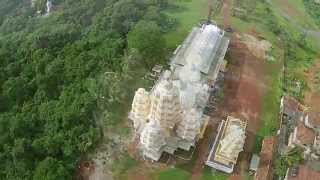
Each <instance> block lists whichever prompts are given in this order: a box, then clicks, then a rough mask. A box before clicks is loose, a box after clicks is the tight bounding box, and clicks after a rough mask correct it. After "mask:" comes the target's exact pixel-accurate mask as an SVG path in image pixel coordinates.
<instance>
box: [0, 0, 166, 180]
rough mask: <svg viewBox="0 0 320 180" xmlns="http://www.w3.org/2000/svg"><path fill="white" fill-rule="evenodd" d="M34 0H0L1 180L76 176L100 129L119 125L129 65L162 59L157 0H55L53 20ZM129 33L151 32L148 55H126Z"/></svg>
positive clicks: (97, 137)
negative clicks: (84, 155)
mask: <svg viewBox="0 0 320 180" xmlns="http://www.w3.org/2000/svg"><path fill="white" fill-rule="evenodd" d="M30 2H31V1H29V0H28V1H21V0H0V161H1V164H0V179H10V180H11V179H12V180H18V179H21V180H30V179H37V180H39V179H40V180H41V179H45V180H50V179H71V176H72V174H73V172H74V169H75V168H76V167H77V166H76V164H77V162H78V161H79V159H80V157H81V156H82V155H83V154H84V153H86V152H88V150H90V148H94V145H95V144H96V143H97V141H98V140H99V139H100V138H101V131H100V128H101V125H107V126H109V125H114V124H116V123H118V122H119V121H120V120H121V117H120V113H119V112H115V110H114V109H119V111H121V110H122V111H123V109H124V108H119V106H122V105H123V104H124V102H125V101H124V99H125V98H128V97H129V94H130V92H129V91H128V90H129V89H130V88H133V87H130V86H128V82H130V81H132V79H134V78H133V77H132V75H133V73H132V72H129V71H133V70H134V68H132V67H138V66H140V67H141V65H144V63H145V62H148V63H150V64H151V63H153V62H154V61H155V60H160V59H161V57H163V45H164V43H163V39H162V38H159V37H161V29H163V27H167V25H165V22H166V20H165V21H163V19H168V18H166V16H165V15H164V14H163V13H161V10H162V9H163V5H161V4H162V1H154V0H143V1H141V0H52V3H53V5H54V8H53V11H51V13H50V15H48V16H42V15H41V14H38V13H37V12H36V11H37V10H43V8H44V6H45V2H46V1H43V0H37V1H36V2H35V5H36V7H31V3H30ZM164 2H165V1H164ZM159 17H165V18H159ZM142 19H145V20H148V21H152V22H151V25H150V24H149V25H148V26H149V27H150V28H151V31H146V30H145V29H141V25H139V26H140V27H139V26H136V23H137V22H139V21H141V20H142ZM142 23H143V22H142ZM140 24H141V22H140ZM162 25H163V27H162ZM159 26H161V27H159ZM133 27H137V28H136V30H135V31H136V33H135V31H134V30H132V29H133ZM129 31H130V32H132V35H133V36H132V37H134V36H136V37H138V39H139V38H140V40H141V34H139V31H140V32H143V31H145V32H146V33H148V34H149V33H151V34H150V37H148V41H146V42H145V43H148V44H147V46H150V49H151V50H150V51H149V50H142V49H141V48H142V44H141V43H143V42H142V41H140V44H139V46H137V49H139V50H141V53H140V52H137V55H136V56H131V58H129V57H128V55H126V54H125V53H126V52H130V53H132V52H133V51H128V50H127V37H128V32H129ZM134 34H135V35H134ZM148 36H149V35H148ZM156 36H158V37H157V38H156ZM151 41H157V43H159V42H160V44H156V43H152V42H151ZM147 46H146V47H147ZM138 47H139V48H138ZM148 48H149V47H148ZM152 53H155V54H154V55H152ZM147 57H149V59H150V61H147ZM129 60H130V61H131V62H130V63H128V62H129ZM138 64H139V65H138ZM132 84H134V83H132ZM130 95H131V94H130ZM101 121H103V122H102V123H101Z"/></svg>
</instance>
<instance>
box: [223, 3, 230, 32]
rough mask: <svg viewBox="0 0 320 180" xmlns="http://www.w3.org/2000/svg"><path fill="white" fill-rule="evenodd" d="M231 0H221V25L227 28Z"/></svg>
mask: <svg viewBox="0 0 320 180" xmlns="http://www.w3.org/2000/svg"><path fill="white" fill-rule="evenodd" d="M230 10H231V0H223V5H222V12H223V25H224V28H227V27H229V26H230V25H231V12H230Z"/></svg>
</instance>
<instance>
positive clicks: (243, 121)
mask: <svg viewBox="0 0 320 180" xmlns="http://www.w3.org/2000/svg"><path fill="white" fill-rule="evenodd" d="M270 46H271V45H270V43H269V42H267V41H264V40H259V39H256V38H255V37H254V36H252V35H249V34H245V35H240V34H238V33H233V34H232V33H230V32H225V31H223V30H221V29H220V28H219V27H217V25H215V23H212V22H211V23H208V24H206V23H205V24H202V25H200V26H197V27H194V28H193V29H192V31H191V32H190V34H189V35H188V37H187V38H186V39H185V40H184V42H183V43H182V44H181V45H179V46H178V47H177V49H176V50H175V51H174V54H173V56H172V58H171V59H170V62H169V65H170V69H168V70H163V69H162V67H159V66H157V67H155V68H154V69H153V71H154V73H153V74H154V77H157V78H155V84H154V86H153V87H152V88H150V90H149V91H147V90H146V89H143V88H140V89H138V90H137V91H136V94H135V97H134V99H133V102H132V109H131V111H130V113H129V119H130V120H131V121H132V124H133V126H134V130H135V135H136V140H135V145H136V149H137V151H136V152H137V153H138V154H139V155H138V157H141V158H142V159H143V160H144V161H150V162H151V163H156V164H157V163H160V164H166V165H179V164H185V163H187V162H188V161H190V160H192V161H195V162H193V163H194V165H193V167H192V169H191V171H192V179H197V178H198V177H199V176H200V175H201V174H200V173H201V169H202V168H203V167H204V166H207V167H209V168H212V169H215V170H218V171H222V172H224V173H232V174H233V175H235V176H239V175H240V174H242V173H243V172H247V170H248V169H249V163H250V159H251V157H252V152H253V148H254V144H255V139H256V133H257V131H258V128H259V126H260V122H259V121H260V116H261V103H262V101H261V99H262V96H263V95H264V93H265V85H266V79H265V78H264V74H266V73H267V72H266V71H265V70H264V69H263V66H264V65H265V64H266V62H265V61H262V60H261V59H265V57H266V52H267V51H268V48H270ZM254 47H258V48H254ZM260 47H261V48H260ZM227 51H228V57H225V55H226V53H227ZM239 57H241V58H239ZM226 59H228V60H226ZM160 69H161V70H160Z"/></svg>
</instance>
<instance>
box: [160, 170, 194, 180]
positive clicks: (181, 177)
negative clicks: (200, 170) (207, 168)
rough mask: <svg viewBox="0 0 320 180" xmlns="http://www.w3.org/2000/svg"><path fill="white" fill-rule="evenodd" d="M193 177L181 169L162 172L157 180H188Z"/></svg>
mask: <svg viewBox="0 0 320 180" xmlns="http://www.w3.org/2000/svg"><path fill="white" fill-rule="evenodd" d="M190 177H191V174H190V173H189V172H188V171H185V170H183V169H180V168H169V169H165V170H163V171H160V172H159V173H158V174H157V175H156V180H170V179H172V180H187V179H189V178H190Z"/></svg>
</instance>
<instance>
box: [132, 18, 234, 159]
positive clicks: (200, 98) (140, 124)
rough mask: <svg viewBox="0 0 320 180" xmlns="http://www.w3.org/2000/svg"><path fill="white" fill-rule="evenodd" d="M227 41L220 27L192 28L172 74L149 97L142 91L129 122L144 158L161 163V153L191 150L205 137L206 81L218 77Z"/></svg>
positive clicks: (162, 77) (162, 78)
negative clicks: (138, 138)
mask: <svg viewBox="0 0 320 180" xmlns="http://www.w3.org/2000/svg"><path fill="white" fill-rule="evenodd" d="M228 42H229V41H224V32H223V31H222V30H220V29H219V28H218V27H217V26H216V25H213V24H204V25H203V26H201V27H195V28H193V30H192V32H191V33H190V35H189V36H188V37H187V39H186V40H185V41H184V43H183V44H182V45H180V46H179V47H178V48H177V49H176V51H175V52H174V56H173V57H172V58H171V64H170V65H171V67H170V71H168V70H167V71H164V72H163V73H161V75H160V78H159V79H158V80H157V82H156V83H155V85H154V86H153V87H152V89H151V91H150V92H147V91H145V90H144V89H138V91H137V92H136V94H135V97H134V99H133V103H132V110H131V112H130V114H129V118H130V119H131V120H132V121H133V124H134V128H135V130H136V133H137V134H138V135H139V136H140V144H141V146H140V147H141V150H142V153H143V155H144V156H145V157H148V158H150V159H152V160H154V161H157V160H159V158H160V157H161V154H162V153H163V152H167V153H169V154H174V152H175V151H176V150H177V149H178V148H180V149H183V150H187V151H189V150H190V148H191V147H192V146H195V144H196V142H197V141H198V140H199V138H201V137H202V136H203V133H204V131H205V128H206V125H207V123H208V121H209V117H208V116H205V115H204V114H203V112H204V109H205V107H206V105H207V103H208V99H209V95H210V92H209V90H210V89H209V85H208V81H209V80H210V79H215V77H216V76H217V73H218V72H219V68H220V64H222V63H223V57H224V55H225V51H226V49H227V45H228ZM217 56H219V57H217ZM220 56H223V57H222V58H221V57H220ZM220 61H221V62H220ZM158 69H160V68H158ZM158 69H154V70H153V71H156V70H158ZM211 71H214V72H211ZM157 73H160V70H158V71H157ZM208 76H212V77H208Z"/></svg>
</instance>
